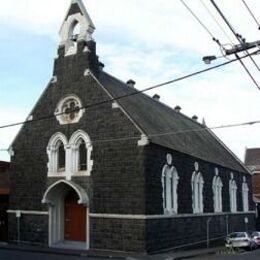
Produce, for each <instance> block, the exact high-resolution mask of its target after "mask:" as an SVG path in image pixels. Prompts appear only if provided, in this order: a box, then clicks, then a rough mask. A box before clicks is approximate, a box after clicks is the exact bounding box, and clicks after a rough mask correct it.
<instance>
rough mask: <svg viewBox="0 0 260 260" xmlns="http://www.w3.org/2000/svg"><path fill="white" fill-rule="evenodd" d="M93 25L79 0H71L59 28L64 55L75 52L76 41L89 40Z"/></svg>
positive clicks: (93, 29)
mask: <svg viewBox="0 0 260 260" xmlns="http://www.w3.org/2000/svg"><path fill="white" fill-rule="evenodd" d="M94 31H95V26H94V24H93V22H92V20H91V18H90V16H89V14H88V12H87V10H86V8H85V6H84V5H83V3H82V1H81V0H72V1H71V5H70V7H69V10H68V12H67V14H66V16H65V19H64V21H63V24H62V26H61V29H60V38H61V42H60V46H64V47H65V55H72V54H76V53H77V45H78V41H91V40H93V39H92V34H93V32H94Z"/></svg>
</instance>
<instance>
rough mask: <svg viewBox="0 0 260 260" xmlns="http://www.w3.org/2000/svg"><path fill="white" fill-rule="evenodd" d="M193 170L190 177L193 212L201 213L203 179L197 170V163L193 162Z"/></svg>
mask: <svg viewBox="0 0 260 260" xmlns="http://www.w3.org/2000/svg"><path fill="white" fill-rule="evenodd" d="M194 166H195V171H194V172H193V174H192V178H191V189H192V208H193V213H203V186H204V180H203V177H202V174H201V173H200V172H199V164H198V163H197V162H195V164H194Z"/></svg>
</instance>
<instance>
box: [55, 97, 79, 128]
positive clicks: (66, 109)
mask: <svg viewBox="0 0 260 260" xmlns="http://www.w3.org/2000/svg"><path fill="white" fill-rule="evenodd" d="M83 113H84V109H82V104H81V101H80V99H79V98H78V97H76V96H74V95H73V96H68V97H66V98H64V99H63V100H61V101H60V102H59V104H58V106H57V109H56V111H55V114H56V118H57V120H58V121H59V123H60V124H61V125H65V124H74V123H77V122H79V120H80V118H81V117H82V115H83Z"/></svg>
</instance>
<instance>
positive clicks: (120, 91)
mask: <svg viewBox="0 0 260 260" xmlns="http://www.w3.org/2000/svg"><path fill="white" fill-rule="evenodd" d="M99 80H100V82H101V84H102V85H103V86H104V87H105V88H106V89H107V91H109V93H110V94H111V95H112V96H113V97H119V96H122V95H125V94H129V93H133V92H136V90H135V89H134V88H131V87H129V86H128V85H127V84H125V83H124V82H121V81H120V80H118V79H116V78H114V77H112V76H111V75H109V74H107V73H105V72H101V73H100V76H99ZM118 103H119V104H120V105H121V106H122V107H123V108H124V109H125V111H126V112H127V113H128V114H129V115H130V117H131V118H132V119H133V120H134V121H135V123H136V124H137V125H138V126H139V127H140V128H141V129H142V130H143V131H144V133H145V134H146V135H148V136H149V140H150V141H151V142H152V143H154V144H158V145H161V146H164V147H168V148H171V149H173V150H176V151H179V152H182V153H185V154H188V155H191V156H194V157H196V158H199V159H202V160H205V161H209V162H212V163H215V164H218V165H220V166H224V167H227V168H230V169H233V170H236V171H242V172H247V170H246V169H245V168H244V166H243V163H242V162H240V161H239V159H237V158H236V157H235V155H233V154H232V152H230V151H229V150H228V149H227V147H225V145H224V144H223V143H222V142H221V141H220V140H219V139H218V138H217V137H216V136H215V135H214V134H213V133H212V132H211V131H210V130H209V129H207V128H206V127H205V126H203V125H201V124H199V123H197V122H195V121H194V120H192V119H190V118H189V117H187V116H185V115H183V114H182V113H180V112H177V111H175V110H174V109H172V108H170V107H168V106H166V105H164V104H162V103H161V102H158V101H156V100H154V99H153V98H151V97H149V96H147V95H146V94H138V95H134V96H130V97H127V98H123V99H120V100H118ZM191 129H192V131H187V130H191ZM166 132H174V133H175V134H171V135H159V136H158V135H155V136H152V135H153V134H158V133H166Z"/></svg>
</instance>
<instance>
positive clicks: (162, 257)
mask: <svg viewBox="0 0 260 260" xmlns="http://www.w3.org/2000/svg"><path fill="white" fill-rule="evenodd" d="M0 249H1V250H12V251H23V252H33V253H42V254H46V256H47V255H48V254H49V255H67V256H71V257H72V259H73V256H75V257H82V259H84V258H87V259H91V258H93V259H94V258H97V259H115V260H181V259H191V258H194V257H200V256H201V257H202V256H206V255H213V254H216V253H218V252H219V251H221V249H223V247H214V248H209V249H195V250H185V251H170V252H165V253H158V254H151V255H146V254H138V253H125V252H115V251H105V250H71V249H62V248H49V247H37V246H24V245H14V244H7V243H0ZM46 259H47V258H46Z"/></svg>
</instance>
